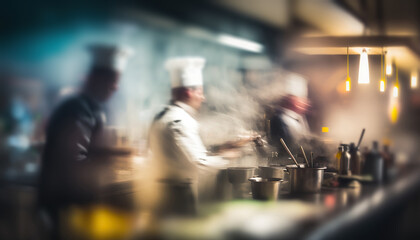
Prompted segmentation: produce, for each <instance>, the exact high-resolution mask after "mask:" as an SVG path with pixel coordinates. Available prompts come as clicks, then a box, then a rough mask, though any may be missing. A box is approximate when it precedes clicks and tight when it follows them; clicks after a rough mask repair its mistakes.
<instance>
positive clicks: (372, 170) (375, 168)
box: [363, 141, 384, 183]
mask: <svg viewBox="0 0 420 240" xmlns="http://www.w3.org/2000/svg"><path fill="white" fill-rule="evenodd" d="M363 174H367V175H371V176H372V180H373V181H374V182H376V183H382V181H383V179H384V159H383V158H382V156H381V154H380V153H379V147H378V142H377V141H374V142H373V147H372V150H371V151H370V152H368V153H366V156H365V164H364V167H363Z"/></svg>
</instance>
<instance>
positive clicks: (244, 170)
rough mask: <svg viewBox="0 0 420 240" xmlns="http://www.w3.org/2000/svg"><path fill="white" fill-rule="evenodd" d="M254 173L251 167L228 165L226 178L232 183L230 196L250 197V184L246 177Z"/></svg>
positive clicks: (236, 197) (250, 176)
mask: <svg viewBox="0 0 420 240" xmlns="http://www.w3.org/2000/svg"><path fill="white" fill-rule="evenodd" d="M254 174H255V168H253V167H230V168H228V169H227V175H228V180H229V182H230V183H231V184H232V196H233V198H235V199H247V198H249V197H250V194H249V193H250V192H251V186H250V185H249V183H248V179H249V178H252V177H253V176H254Z"/></svg>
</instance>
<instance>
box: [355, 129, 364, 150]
mask: <svg viewBox="0 0 420 240" xmlns="http://www.w3.org/2000/svg"><path fill="white" fill-rule="evenodd" d="M365 130H366V129H365V128H363V130H362V134H361V135H360V138H359V143H357V146H356V149H358V148H359V147H360V143H362V139H363V136H364V135H365Z"/></svg>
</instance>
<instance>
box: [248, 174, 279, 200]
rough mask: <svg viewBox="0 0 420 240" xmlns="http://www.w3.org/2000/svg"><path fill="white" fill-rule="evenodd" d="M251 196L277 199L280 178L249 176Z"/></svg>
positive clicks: (262, 198)
mask: <svg viewBox="0 0 420 240" xmlns="http://www.w3.org/2000/svg"><path fill="white" fill-rule="evenodd" d="M249 181H250V182H251V189H252V198H254V199H257V200H277V199H278V195H279V188H280V182H281V181H282V180H281V179H278V178H261V177H253V178H250V179H249Z"/></svg>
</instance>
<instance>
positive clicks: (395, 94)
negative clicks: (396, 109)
mask: <svg viewBox="0 0 420 240" xmlns="http://www.w3.org/2000/svg"><path fill="white" fill-rule="evenodd" d="M392 95H393V96H394V97H398V86H394V89H393V91H392Z"/></svg>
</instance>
